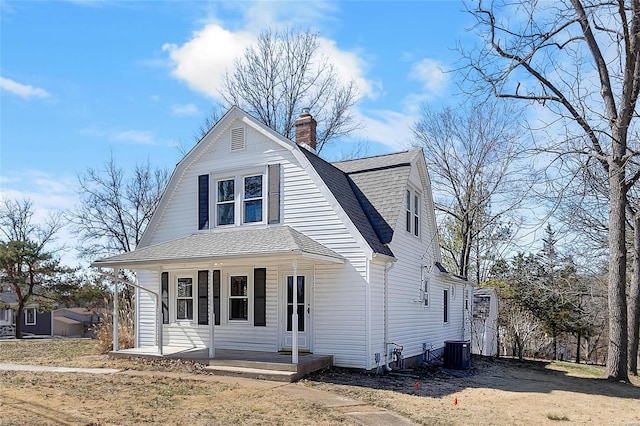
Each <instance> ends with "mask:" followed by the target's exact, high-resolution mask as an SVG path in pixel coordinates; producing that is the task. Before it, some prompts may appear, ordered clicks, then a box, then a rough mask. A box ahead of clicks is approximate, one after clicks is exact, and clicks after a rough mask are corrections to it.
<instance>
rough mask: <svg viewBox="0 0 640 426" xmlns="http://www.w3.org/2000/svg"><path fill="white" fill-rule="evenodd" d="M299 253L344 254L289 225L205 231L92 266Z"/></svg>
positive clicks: (326, 257) (336, 257)
mask: <svg viewBox="0 0 640 426" xmlns="http://www.w3.org/2000/svg"><path fill="white" fill-rule="evenodd" d="M264 256H300V257H306V258H311V259H318V260H323V261H328V262H332V263H342V262H344V257H342V256H341V255H340V254H338V253H336V252H334V251H333V250H331V249H329V248H327V247H325V246H323V245H322V244H320V243H318V242H317V241H314V240H312V239H311V238H309V237H307V236H306V235H304V234H302V233H300V232H298V231H296V230H295V229H293V228H291V227H289V226H276V227H268V228H260V229H242V230H228V231H220V232H205V233H198V234H193V235H189V236H187V237H183V238H178V239H176V240H171V241H166V242H163V243H159V244H154V245H150V246H146V247H142V248H139V249H136V250H134V251H131V252H128V253H122V254H119V255H116V256H111V257H106V258H103V259H98V260H96V261H94V262H93V263H92V264H91V266H94V267H107V268H111V267H119V268H127V267H130V268H132V269H137V268H141V267H142V266H145V265H153V264H163V263H175V262H182V263H187V262H202V261H207V260H216V259H222V258H251V257H264Z"/></svg>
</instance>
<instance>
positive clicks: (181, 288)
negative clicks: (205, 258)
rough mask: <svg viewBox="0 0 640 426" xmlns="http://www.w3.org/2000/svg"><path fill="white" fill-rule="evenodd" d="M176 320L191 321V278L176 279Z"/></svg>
mask: <svg viewBox="0 0 640 426" xmlns="http://www.w3.org/2000/svg"><path fill="white" fill-rule="evenodd" d="M176 304H177V307H176V312H177V316H176V318H177V319H178V320H193V278H178V286H177V297H176Z"/></svg>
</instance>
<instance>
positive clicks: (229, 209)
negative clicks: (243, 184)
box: [216, 179, 235, 226]
mask: <svg viewBox="0 0 640 426" xmlns="http://www.w3.org/2000/svg"><path fill="white" fill-rule="evenodd" d="M217 187H218V194H217V197H216V216H217V218H218V219H217V221H216V224H217V225H218V226H220V225H233V224H234V223H235V190H234V187H235V182H234V180H233V179H227V180H219V181H218V185H217Z"/></svg>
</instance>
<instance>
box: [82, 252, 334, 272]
mask: <svg viewBox="0 0 640 426" xmlns="http://www.w3.org/2000/svg"><path fill="white" fill-rule="evenodd" d="M260 257H266V258H274V257H281V258H287V257H292V258H304V259H309V260H315V261H321V262H326V263H336V264H342V263H344V258H343V257H336V256H329V255H324V254H318V253H309V252H306V251H304V250H291V251H279V252H272V253H242V254H231V255H225V256H203V257H183V258H173V259H143V260H114V261H109V260H105V261H99V260H98V261H95V262H93V263H91V265H90V266H91V267H94V268H119V269H144V268H143V267H153V268H155V267H160V266H165V265H175V264H185V263H205V262H214V261H220V260H224V259H232V260H238V259H243V258H250V259H255V258H260Z"/></svg>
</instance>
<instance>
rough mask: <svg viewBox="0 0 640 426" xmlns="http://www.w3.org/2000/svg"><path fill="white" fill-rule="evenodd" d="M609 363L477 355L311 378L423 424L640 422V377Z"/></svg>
mask: <svg viewBox="0 0 640 426" xmlns="http://www.w3.org/2000/svg"><path fill="white" fill-rule="evenodd" d="M602 375H603V369H602V368H598V367H592V366H582V365H581V366H575V365H574V364H569V363H558V362H555V363H547V362H530V361H525V362H519V361H515V360H502V359H500V360H494V359H492V358H477V359H475V358H474V362H473V368H472V369H470V370H467V371H457V370H446V369H442V368H417V369H411V370H404V371H400V372H393V373H386V374H383V375H375V374H370V373H364V372H359V371H351V370H347V369H337V368H331V369H327V370H324V371H321V372H317V373H315V374H313V375H311V376H309V377H308V378H307V379H306V380H305V384H306V385H308V386H314V387H319V388H320V389H325V390H327V391H330V392H337V393H339V394H342V395H345V396H349V397H351V398H357V399H360V400H363V401H366V402H367V403H368V404H371V405H375V406H378V407H381V408H386V409H389V410H393V411H395V412H397V413H399V414H402V415H403V416H405V417H407V418H409V419H411V420H412V421H414V422H416V423H422V424H504V425H507V424H556V423H557V422H558V421H561V422H562V421H566V422H569V423H571V424H625V425H628V424H639V423H640V412H639V411H638V401H640V387H639V385H640V381H639V380H638V379H637V378H634V379H633V381H634V384H633V385H629V384H623V383H612V382H609V381H607V380H604V379H601V378H600V377H601V376H602Z"/></svg>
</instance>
